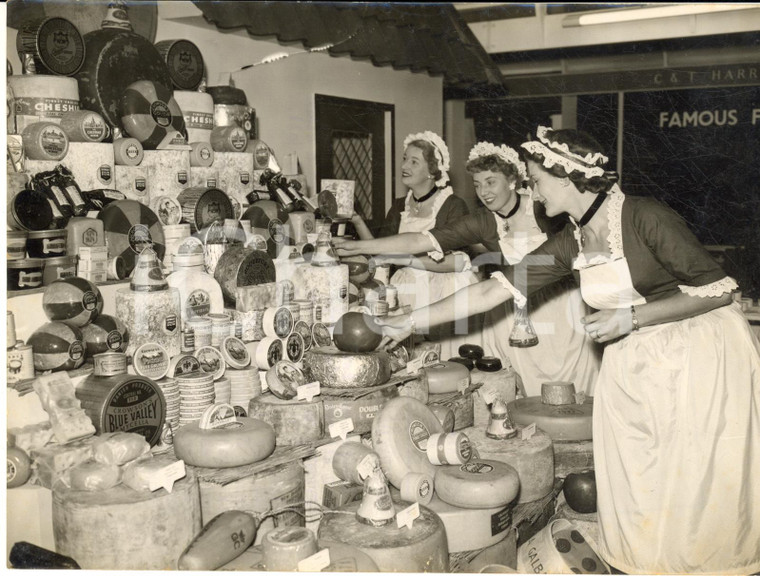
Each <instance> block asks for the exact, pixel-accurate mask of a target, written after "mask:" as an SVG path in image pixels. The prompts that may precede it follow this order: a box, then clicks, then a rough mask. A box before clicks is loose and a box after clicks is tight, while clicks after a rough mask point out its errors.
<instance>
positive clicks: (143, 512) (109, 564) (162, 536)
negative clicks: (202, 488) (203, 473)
mask: <svg viewBox="0 0 760 576" xmlns="http://www.w3.org/2000/svg"><path fill="white" fill-rule="evenodd" d="M200 530H201V507H200V499H199V494H198V481H197V479H196V478H195V476H194V475H193V473H192V471H190V470H189V469H188V470H187V475H186V476H185V478H183V479H181V480H178V481H177V482H175V483H174V486H173V489H172V491H171V492H167V491H166V490H164V489H161V490H157V491H155V492H149V491H144V492H138V491H136V490H132V489H131V488H127V487H126V486H124V485H119V486H115V487H113V488H110V489H108V490H103V491H99V492H86V491H79V490H69V489H67V488H65V487H64V486H63V484H62V483H60V482H59V483H58V484H57V485H56V489H55V490H54V491H53V534H54V536H55V549H56V550H57V551H58V552H59V553H60V554H64V555H66V556H70V557H72V558H75V559H76V561H77V563H78V564H79V565H80V566H81V567H82V568H84V569H86V570H173V569H175V568H176V565H177V558H179V556H180V554H182V551H183V550H184V549H185V548H186V547H187V545H188V544H189V543H190V542H191V541H192V539H193V538H194V537H195V535H196V534H197V533H198V532H200Z"/></svg>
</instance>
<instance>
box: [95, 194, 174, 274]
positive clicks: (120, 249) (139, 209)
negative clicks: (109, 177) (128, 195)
mask: <svg viewBox="0 0 760 576" xmlns="http://www.w3.org/2000/svg"><path fill="white" fill-rule="evenodd" d="M98 219H100V220H102V221H103V228H104V229H105V233H106V244H107V245H108V255H109V256H110V257H111V258H115V257H116V256H121V257H122V258H123V259H124V264H126V273H127V274H130V273H131V272H132V270H134V268H135V263H136V261H137V256H138V255H139V254H140V252H142V250H143V248H146V247H148V246H150V247H152V248H153V250H155V252H156V257H157V258H158V259H159V260H163V258H164V252H165V247H164V232H163V229H162V228H161V222H160V221H159V219H158V216H156V214H155V213H154V212H153V210H151V209H150V208H148V207H147V206H146V205H145V204H142V203H140V202H138V201H137V200H117V201H116V202H111V203H110V204H108V206H106V207H105V208H103V209H102V210H101V211H100V213H99V214H98Z"/></svg>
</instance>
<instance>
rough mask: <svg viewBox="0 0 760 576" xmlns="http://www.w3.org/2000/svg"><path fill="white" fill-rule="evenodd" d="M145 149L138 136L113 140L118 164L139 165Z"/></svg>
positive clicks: (115, 160) (114, 154) (114, 155)
mask: <svg viewBox="0 0 760 576" xmlns="http://www.w3.org/2000/svg"><path fill="white" fill-rule="evenodd" d="M143 156H145V149H144V148H143V145H142V144H140V141H139V140H138V139H137V138H117V139H116V140H114V141H113V159H114V162H115V163H116V165H117V166H138V165H139V164H140V162H142V159H143Z"/></svg>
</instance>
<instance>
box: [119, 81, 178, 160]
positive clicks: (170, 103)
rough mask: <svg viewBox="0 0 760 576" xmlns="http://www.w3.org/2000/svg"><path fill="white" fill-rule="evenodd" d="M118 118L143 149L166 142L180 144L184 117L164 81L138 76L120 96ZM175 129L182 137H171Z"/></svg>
mask: <svg viewBox="0 0 760 576" xmlns="http://www.w3.org/2000/svg"><path fill="white" fill-rule="evenodd" d="M121 122H122V124H123V125H124V129H125V130H126V132H127V134H129V135H130V136H132V137H133V138H137V139H138V140H139V141H140V143H141V144H142V145H143V148H145V149H146V150H155V149H156V148H158V147H159V146H165V145H167V144H170V143H171V144H184V143H185V142H184V139H185V135H186V134H187V133H186V131H185V119H184V118H183V117H182V110H180V107H179V104H177V101H176V100H175V99H174V94H173V93H172V91H171V90H170V89H169V88H168V87H167V86H165V85H162V84H157V83H156V82H151V81H150V80H138V81H137V82H133V83H132V84H130V85H129V86H127V89H126V90H125V91H124V95H123V96H122V97H121ZM177 133H179V134H180V135H181V136H182V138H179V139H177V140H175V137H176V136H177Z"/></svg>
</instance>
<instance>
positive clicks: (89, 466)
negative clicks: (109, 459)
mask: <svg viewBox="0 0 760 576" xmlns="http://www.w3.org/2000/svg"><path fill="white" fill-rule="evenodd" d="M67 476H68V481H69V482H68V483H69V485H70V486H71V488H72V489H73V490H86V491H88V492H96V491H98V490H108V489H109V488H113V487H114V486H116V485H117V484H118V483H119V482H121V468H119V467H118V466H116V465H115V464H104V463H102V462H96V461H95V460H89V461H87V462H82V463H81V464H77V465H76V466H74V467H73V468H71V469H70V470H68V471H67Z"/></svg>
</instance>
